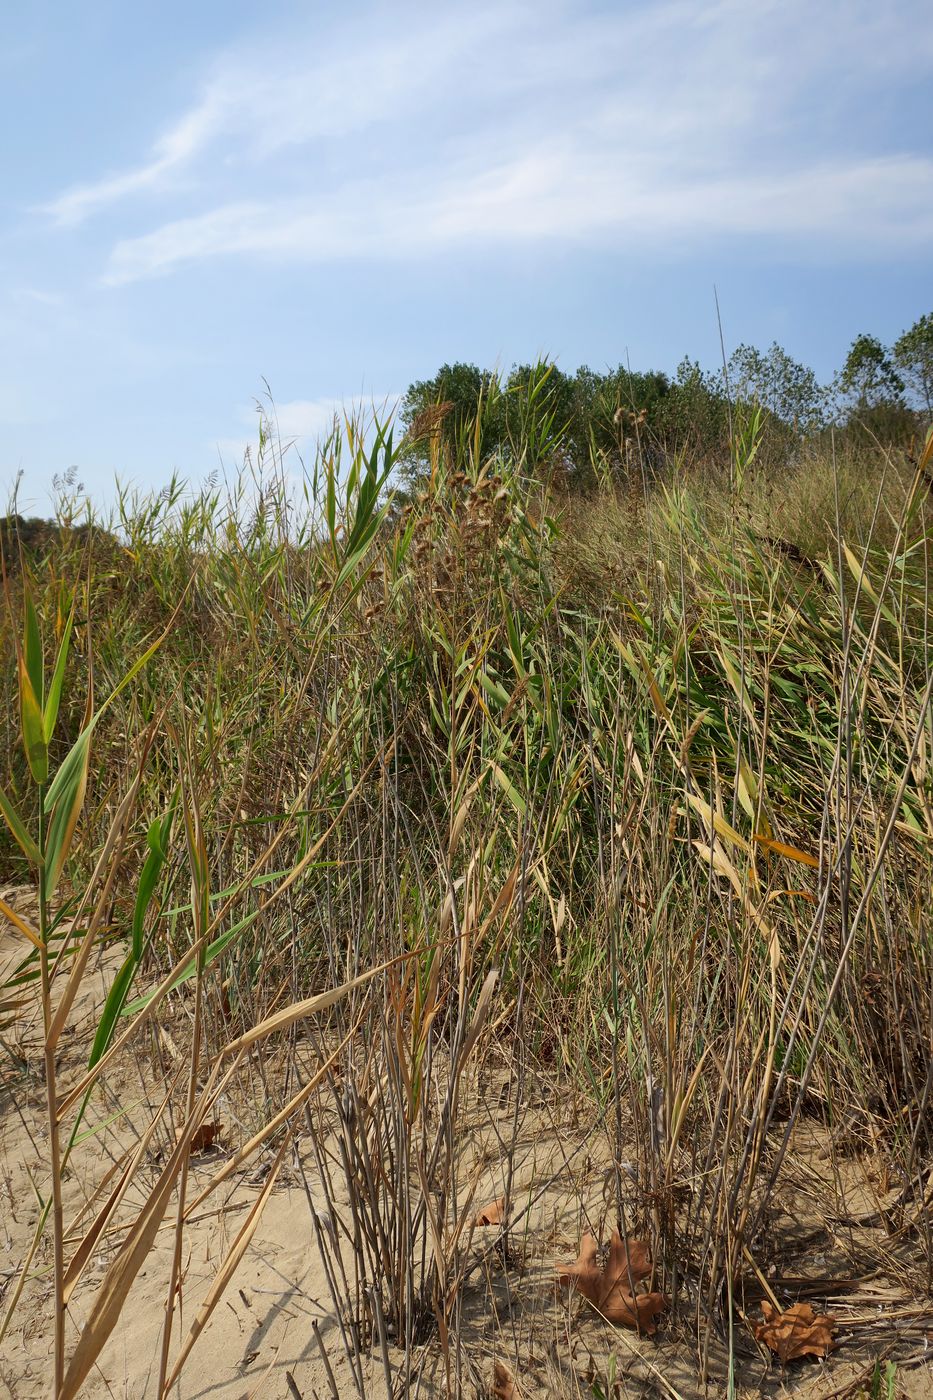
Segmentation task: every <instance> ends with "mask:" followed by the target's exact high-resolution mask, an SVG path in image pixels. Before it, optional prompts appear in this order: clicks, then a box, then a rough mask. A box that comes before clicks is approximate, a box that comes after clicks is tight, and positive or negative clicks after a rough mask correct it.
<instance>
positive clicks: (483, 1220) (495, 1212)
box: [473, 1196, 508, 1225]
mask: <svg viewBox="0 0 933 1400" xmlns="http://www.w3.org/2000/svg"><path fill="white" fill-rule="evenodd" d="M507 1215H508V1211H507V1210H506V1208H505V1197H504V1196H500V1197H499V1199H498V1200H497V1201H490V1202H489V1204H488V1205H485V1206H483V1208H482V1210H478V1211H477V1212H476V1214H475V1215H474V1217H473V1224H474V1225H501V1224H503V1222H504V1221H505V1218H506V1216H507Z"/></svg>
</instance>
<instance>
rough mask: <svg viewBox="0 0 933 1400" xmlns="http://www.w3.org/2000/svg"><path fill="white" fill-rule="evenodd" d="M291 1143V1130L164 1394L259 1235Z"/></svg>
mask: <svg viewBox="0 0 933 1400" xmlns="http://www.w3.org/2000/svg"><path fill="white" fill-rule="evenodd" d="M291 1140H292V1134H291V1130H289V1132H287V1133H286V1135H285V1140H284V1141H283V1143H282V1146H281V1147H280V1148H279V1150H278V1153H277V1154H276V1158H275V1161H274V1162H273V1163H272V1167H271V1170H270V1171H269V1175H268V1176H267V1177H266V1181H265V1185H264V1186H263V1188H262V1190H261V1191H260V1193H259V1195H258V1196H257V1198H256V1200H255V1201H254V1202H253V1205H252V1207H251V1208H250V1211H249V1214H248V1215H247V1217H246V1219H245V1220H244V1222H243V1224H242V1225H241V1227H240V1230H239V1233H238V1234H237V1237H236V1239H235V1240H234V1241H233V1244H232V1245H231V1246H230V1249H229V1250H228V1251H227V1256H226V1258H225V1259H224V1261H223V1263H222V1264H221V1266H220V1268H219V1269H218V1270H217V1273H216V1274H215V1275H214V1280H213V1282H212V1284H211V1286H210V1288H209V1289H208V1290H207V1294H206V1296H205V1298H204V1302H203V1303H202V1304H201V1306H200V1308H199V1309H198V1314H197V1317H196V1318H195V1319H194V1321H193V1322H192V1324H191V1327H190V1328H189V1330H188V1335H187V1336H186V1337H185V1340H184V1341H183V1342H182V1345H181V1350H180V1351H179V1353H178V1356H177V1357H176V1358H175V1365H174V1366H173V1367H172V1371H171V1374H170V1375H169V1377H168V1379H167V1380H166V1382H165V1388H164V1390H163V1392H162V1394H163V1395H168V1394H170V1393H171V1389H172V1386H173V1385H174V1384H175V1382H176V1381H177V1380H178V1377H179V1376H180V1375H181V1372H182V1369H183V1367H184V1364H185V1362H186V1361H187V1360H188V1356H189V1355H190V1353H191V1348H192V1347H193V1346H194V1344H195V1342H196V1341H197V1340H198V1338H199V1337H200V1335H201V1333H202V1332H203V1331H204V1328H205V1327H206V1326H207V1324H208V1322H209V1321H210V1316H211V1313H212V1312H213V1311H214V1309H215V1308H216V1306H217V1304H218V1303H219V1302H220V1300H221V1298H222V1297H223V1295H224V1292H225V1290H226V1288H227V1285H228V1284H229V1283H230V1280H231V1279H232V1278H233V1275H234V1274H235V1273H236V1271H237V1269H238V1268H239V1266H240V1263H241V1261H242V1259H243V1255H244V1254H245V1253H246V1251H247V1249H248V1248H249V1245H250V1241H251V1240H252V1238H253V1235H254V1234H255V1233H256V1226H257V1225H258V1224H259V1221H260V1218H261V1216H262V1212H263V1210H264V1209H265V1206H266V1202H267V1201H268V1199H269V1197H270V1196H271V1195H272V1188H273V1186H274V1185H275V1181H276V1178H277V1176H278V1174H279V1169H280V1168H281V1166H282V1163H283V1161H284V1160H285V1153H286V1151H287V1150H288V1148H289V1146H290V1145H291Z"/></svg>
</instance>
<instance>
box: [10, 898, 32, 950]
mask: <svg viewBox="0 0 933 1400" xmlns="http://www.w3.org/2000/svg"><path fill="white" fill-rule="evenodd" d="M0 914H4V915H5V916H6V918H8V919H9V921H10V923H11V924H12V925H13V927H14V928H15V929H18V930H19V932H20V933H21V934H22V935H23V937H24V938H28V939H29V941H30V943H32V944H33V946H34V947H36V948H41V947H42V940H41V938H40V937H39V934H38V930H36V929H34V928H33V926H32V924H31V923H30V922H29V920H28V919H24V918H23V916H22V915H21V914H17V912H16V910H15V909H14V908H13V906H12V905H10V904H7V902H6V900H5V899H0Z"/></svg>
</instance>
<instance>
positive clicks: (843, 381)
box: [839, 335, 904, 410]
mask: <svg viewBox="0 0 933 1400" xmlns="http://www.w3.org/2000/svg"><path fill="white" fill-rule="evenodd" d="M839 387H840V389H841V390H842V392H843V394H845V395H847V396H848V397H849V399H850V401H851V402H852V406H853V407H854V408H855V409H856V410H860V409H877V408H881V407H883V406H887V405H893V404H900V403H901V402H902V401H903V397H904V381H903V380H902V379H901V377H900V375H899V374H898V372H897V370H896V369H895V368H894V365H893V364H892V362H891V356H890V355H889V354H888V351H887V350H886V349H885V347H884V346H883V345H882V344H881V341H880V340H878V339H877V337H876V336H873V335H859V336H856V338H855V340H853V342H852V346H851V348H850V350H849V353H848V355H847V356H846V362H845V364H844V365H843V367H842V373H841V375H840V376H839Z"/></svg>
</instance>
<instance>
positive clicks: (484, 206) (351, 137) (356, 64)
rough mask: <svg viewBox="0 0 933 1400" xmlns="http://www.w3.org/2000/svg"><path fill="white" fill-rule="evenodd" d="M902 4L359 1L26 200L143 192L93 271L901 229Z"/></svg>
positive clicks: (905, 63) (120, 277) (70, 217)
mask: <svg viewBox="0 0 933 1400" xmlns="http://www.w3.org/2000/svg"><path fill="white" fill-rule="evenodd" d="M924 15H925V7H924V5H923V4H922V3H921V0H893V3H891V4H889V5H888V6H886V7H885V9H884V11H883V12H881V11H880V10H879V8H878V6H877V5H876V4H874V3H869V0H822V3H821V4H820V5H819V6H816V7H814V6H813V5H812V4H810V3H809V0H780V3H779V0H713V2H712V3H710V0H665V3H651V4H648V3H637V4H634V3H627V4H621V3H616V4H614V5H613V6H612V7H610V8H609V9H608V10H607V9H602V10H600V9H589V8H585V7H583V6H581V5H579V4H571V3H570V0H539V3H538V4H535V5H532V4H531V3H530V0H506V3H500V4H492V3H490V0H485V2H483V0H481V3H479V4H477V5H475V6H473V7H471V8H469V9H467V8H466V7H465V6H462V5H450V6H444V7H433V8H431V9H430V10H429V9H427V7H426V6H424V5H422V4H412V3H409V4H408V5H407V7H406V8H403V9H402V10H401V11H400V12H397V13H396V12H393V19H392V23H391V24H390V23H389V22H388V21H387V20H386V19H385V17H384V12H382V11H380V10H378V9H373V10H363V11H361V10H359V8H357V9H356V11H355V17H354V18H351V19H349V20H346V21H343V22H341V23H339V24H338V25H337V27H336V28H335V29H333V30H332V31H330V32H329V33H327V34H325V35H323V36H321V37H319V36H317V35H310V36H308V35H305V36H297V37H296V36H291V38H290V40H289V41H288V42H286V41H285V40H283V39H282V38H281V36H280V37H279V39H278V40H277V41H274V42H273V43H272V44H271V45H269V46H268V47H266V48H265V49H264V50H263V51H262V52H261V53H260V54H256V53H252V52H251V53H249V54H235V53H228V54H226V55H224V56H223V57H222V58H221V59H220V60H219V61H218V63H217V65H216V66H215V69H214V70H213V72H212V73H211V74H210V75H208V77H207V78H206V80H205V83H204V85H203V88H202V93H201V96H200V98H199V99H198V101H197V102H195V103H194V104H193V106H192V107H191V109H190V110H189V112H187V113H186V114H184V115H183V116H182V117H181V119H180V120H179V121H177V122H176V123H175V124H174V125H173V126H170V127H169V128H168V130H167V132H166V134H165V135H164V136H163V137H162V138H161V140H160V141H158V142H157V143H156V145H155V146H154V148H153V150H152V151H151V152H149V154H148V155H147V157H146V158H145V159H144V160H143V161H142V162H141V163H140V164H139V165H138V166H137V167H135V168H134V169H132V170H129V171H125V172H122V173H118V174H116V175H112V176H108V177H105V178H103V179H101V180H99V181H96V182H91V183H89V184H86V185H83V186H80V187H78V188H75V189H72V190H69V191H66V192H64V194H62V195H61V196H59V197H58V199H56V200H55V201H54V202H53V203H52V204H51V205H50V206H49V209H50V211H51V212H52V214H53V215H54V217H55V218H56V219H57V220H58V221H59V222H60V223H62V224H68V223H75V222H79V221H81V220H82V219H85V218H87V217H88V216H89V215H90V214H92V213H93V212H95V211H98V212H103V211H105V210H110V211H111V213H110V217H111V218H115V217H116V206H118V205H119V204H121V203H122V202H125V201H128V200H130V199H131V198H132V197H133V196H138V195H140V194H141V193H143V192H145V193H147V195H148V196H149V198H150V201H154V202H155V203H156V204H157V206H158V208H159V219H158V222H157V223H156V225H155V227H151V228H150V229H149V230H148V231H147V232H144V233H141V234H134V235H133V236H128V237H127V236H123V237H120V236H115V237H114V238H113V242H112V248H111V253H110V257H109V262H108V265H107V268H106V271H105V280H106V281H108V282H109V283H111V284H113V285H119V284H121V283H128V282H132V281H135V280H138V279H140V278H145V277H151V276H155V275H159V274H161V273H167V272H170V271H172V270H173V269H175V268H178V267H182V266H184V265H186V264H190V263H193V262H196V261H199V260H204V259H211V258H215V257H219V256H229V255H241V256H244V255H251V256H256V257H265V258H270V259H274V260H277V261H285V260H295V261H306V262H328V261H333V260H337V259H341V258H347V257H354V258H382V257H391V258H417V257H423V256H426V255H429V254H431V253H433V252H443V251H444V250H446V249H448V248H450V247H452V246H455V245H458V244H462V243H464V242H467V241H469V242H471V243H475V242H481V243H487V244H491V245H503V244H512V245H514V244H516V243H528V242H532V241H535V240H541V239H562V240H576V241H581V240H582V241H589V242H598V243H601V244H603V245H606V246H611V247H614V248H615V247H617V248H619V249H620V251H624V250H628V249H639V248H643V247H651V248H655V247H657V246H659V245H662V244H665V245H671V244H673V245H675V246H676V245H677V244H678V243H679V242H680V241H681V240H688V239H696V238H707V239H708V238H719V237H730V236H741V237H750V236H751V237H755V238H761V239H771V240H777V239H780V240H782V241H783V242H786V241H787V240H788V239H797V240H800V242H801V243H806V244H807V245H808V251H811V252H812V251H814V250H816V251H822V253H823V254H824V255H825V254H826V253H827V252H835V251H837V250H840V249H842V250H856V249H857V250H859V251H863V252H864V251H866V250H867V251H871V250H883V251H890V250H891V249H894V248H897V247H905V248H915V247H917V246H918V245H920V244H921V243H922V241H923V240H924V239H929V238H930V237H931V234H933V180H931V174H933V160H931V158H930V155H929V154H928V153H927V151H925V150H924V148H923V145H922V142H921V144H920V146H919V147H916V148H911V147H910V146H909V144H908V145H904V144H903V143H902V144H900V145H898V146H897V147H892V146H891V144H890V142H888V143H887V144H886V143H885V141H884V139H883V133H882V131H881V129H880V125H879V122H878V120H877V119H876V118H875V116H874V113H873V111H872V107H871V97H872V93H873V92H875V91H885V90H890V88H891V85H892V84H895V83H901V84H906V83H909V82H910V81H912V80H915V79H918V78H921V79H922V78H925V77H928V76H929V73H930V69H931V67H933V26H930V25H929V23H928V21H927V20H925V18H924ZM182 187H183V189H184V202H180V201H179V199H178V198H175V197H173V196H174V195H177V194H178V192H179V191H180V190H181V189H182ZM254 191H255V192H257V193H255V194H254ZM244 194H246V195H247V197H244Z"/></svg>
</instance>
